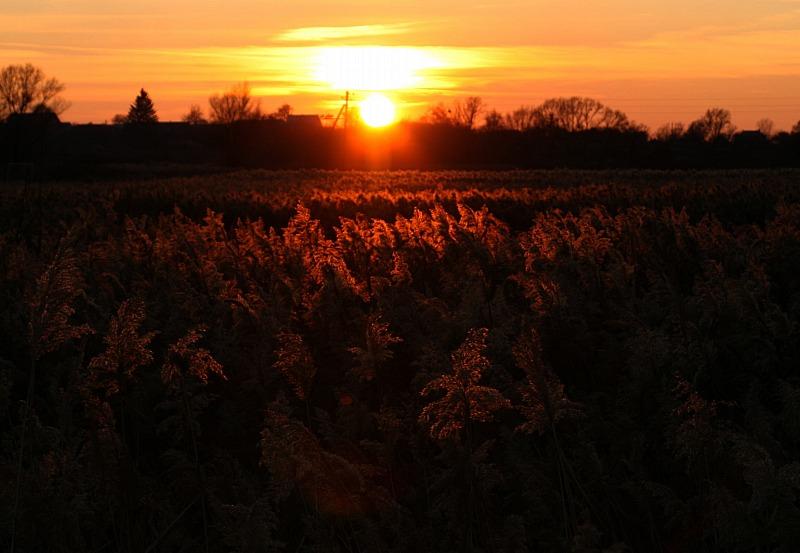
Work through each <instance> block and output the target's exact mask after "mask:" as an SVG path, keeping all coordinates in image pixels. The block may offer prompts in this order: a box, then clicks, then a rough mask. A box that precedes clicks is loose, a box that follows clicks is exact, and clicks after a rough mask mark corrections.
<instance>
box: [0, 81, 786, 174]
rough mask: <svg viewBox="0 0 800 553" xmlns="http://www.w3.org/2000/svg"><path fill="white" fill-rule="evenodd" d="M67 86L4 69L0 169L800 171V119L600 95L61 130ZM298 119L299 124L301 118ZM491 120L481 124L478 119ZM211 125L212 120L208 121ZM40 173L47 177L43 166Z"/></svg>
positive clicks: (234, 110)
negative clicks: (375, 115)
mask: <svg viewBox="0 0 800 553" xmlns="http://www.w3.org/2000/svg"><path fill="white" fill-rule="evenodd" d="M63 88H64V87H63V85H62V84H61V83H59V82H58V81H57V80H55V79H47V78H45V76H44V74H43V73H42V72H41V70H39V69H37V68H35V67H33V66H32V65H26V66H9V67H6V68H4V69H3V70H2V71H0V120H1V121H4V123H2V124H0V162H3V161H4V162H7V163H8V162H11V163H14V162H32V163H37V164H38V165H43V166H48V168H49V173H50V174H51V175H59V174H61V175H64V174H77V173H79V172H80V171H82V170H86V169H87V168H88V167H91V166H98V165H109V164H125V163H153V162H165V163H167V162H168V163H183V164H192V163H198V162H203V163H206V164H215V165H220V166H243V167H265V168H292V167H295V168H299V167H318V168H467V167H499V168H502V167H507V168H511V167H518V168H557V167H576V168H614V167H616V168H619V167H631V168H635V167H650V168H704V167H709V168H740V167H796V166H800V122H798V124H797V125H795V126H794V128H793V129H792V132H791V133H789V132H779V133H776V132H775V131H774V124H773V122H772V121H771V120H769V119H762V120H760V121H758V123H757V127H758V129H757V130H755V131H744V132H737V130H736V127H735V126H734V125H733V123H732V120H731V113H730V112H729V111H728V110H725V109H721V108H712V109H709V110H707V111H706V113H705V114H703V116H702V117H700V118H698V119H697V120H695V121H692V122H691V123H690V124H689V125H686V126H684V125H683V124H682V123H668V124H666V125H664V126H662V127H660V128H659V129H657V130H656V131H655V132H654V133H653V134H652V135H650V134H649V133H648V129H647V128H646V127H645V126H643V125H641V124H638V123H636V122H634V121H631V120H630V119H629V118H628V116H627V115H626V114H625V113H623V112H621V111H619V110H615V109H612V108H610V107H608V106H605V105H604V104H602V103H601V102H598V101H597V100H593V99H591V98H583V97H569V98H552V99H549V100H545V101H544V102H542V103H541V104H539V105H537V106H521V107H519V108H518V109H516V110H514V111H512V112H510V113H506V114H502V113H500V112H498V111H496V110H488V109H487V106H486V105H485V103H484V101H483V100H482V99H481V98H479V97H474V96H473V97H468V98H464V99H457V100H455V101H454V102H453V103H452V104H451V105H446V104H444V103H439V104H437V105H435V106H432V107H431V108H430V109H429V110H428V112H427V113H426V114H425V115H424V116H423V117H422V119H421V121H420V122H418V123H409V122H404V123H400V124H398V125H395V126H394V127H392V128H390V129H387V130H384V131H380V132H377V131H372V130H369V129H365V128H360V127H359V126H358V125H350V126H349V129H348V132H347V133H345V132H344V131H343V130H341V129H328V128H323V127H322V125H316V126H314V125H300V124H298V122H297V121H295V120H293V117H292V107H291V106H290V105H288V104H284V105H283V106H281V107H279V108H278V109H277V110H275V111H273V112H271V113H266V112H263V111H262V109H261V106H260V103H259V101H258V100H256V99H254V98H253V97H252V94H251V90H250V87H249V85H248V84H247V83H240V84H238V85H235V86H233V87H232V88H231V89H230V90H228V91H226V92H224V93H222V94H215V95H212V96H211V97H210V98H209V105H208V117H206V114H205V113H204V112H203V109H202V108H201V107H200V106H199V105H192V106H190V108H189V111H188V112H187V113H186V114H185V115H184V116H183V118H182V123H166V124H165V123H161V124H157V123H158V116H157V112H156V108H155V104H154V102H153V100H152V99H151V98H150V96H149V94H148V93H147V92H146V91H145V90H144V89H142V90H141V91H140V93H139V95H138V96H137V97H136V98H135V100H134V101H133V103H132V104H131V105H130V107H129V110H128V113H127V114H124V115H123V114H119V115H116V116H114V118H113V122H114V123H115V125H114V126H113V127H118V128H112V127H109V126H106V125H59V124H58V118H57V115H58V114H59V113H61V112H63V110H64V109H66V108H67V107H68V104H67V103H66V102H65V101H64V100H63V99H61V98H60V96H59V94H60V93H61V92H62V91H63ZM295 119H296V118H295ZM481 121H483V124H481ZM206 123H213V124H210V125H207V124H206ZM42 172H48V170H43V171H42Z"/></svg>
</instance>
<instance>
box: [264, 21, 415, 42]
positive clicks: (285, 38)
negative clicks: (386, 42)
mask: <svg viewBox="0 0 800 553" xmlns="http://www.w3.org/2000/svg"><path fill="white" fill-rule="evenodd" d="M411 27H412V24H411V23H393V24H389V25H383V24H378V25H350V26H344V27H300V28H297V29H288V30H286V31H283V32H282V33H280V34H279V35H278V36H276V37H275V40H276V41H279V42H321V41H323V40H342V39H349V38H364V37H378V36H389V35H401V34H404V33H407V32H408V31H409V30H410V28H411Z"/></svg>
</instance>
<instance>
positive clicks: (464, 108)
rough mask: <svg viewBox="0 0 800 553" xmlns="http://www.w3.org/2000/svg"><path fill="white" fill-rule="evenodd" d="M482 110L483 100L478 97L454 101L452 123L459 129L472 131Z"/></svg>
mask: <svg viewBox="0 0 800 553" xmlns="http://www.w3.org/2000/svg"><path fill="white" fill-rule="evenodd" d="M484 108H485V106H484V103H483V99H482V98H480V97H478V96H470V97H469V98H465V99H464V100H456V102H455V105H454V107H453V121H454V122H455V124H456V125H458V126H459V127H464V128H467V129H473V128H475V124H476V123H477V122H478V116H479V115H480V114H481V113H482V112H483V110H484Z"/></svg>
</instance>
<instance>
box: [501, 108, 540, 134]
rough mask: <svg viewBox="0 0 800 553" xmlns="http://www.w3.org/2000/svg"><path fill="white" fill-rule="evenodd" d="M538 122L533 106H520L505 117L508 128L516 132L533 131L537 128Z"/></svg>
mask: <svg viewBox="0 0 800 553" xmlns="http://www.w3.org/2000/svg"><path fill="white" fill-rule="evenodd" d="M536 122H537V117H536V108H535V107H533V106H520V107H519V108H517V109H515V110H514V111H512V112H511V113H508V114H506V117H505V124H506V126H507V127H508V128H509V129H513V130H515V131H527V130H528V129H532V128H534V127H536Z"/></svg>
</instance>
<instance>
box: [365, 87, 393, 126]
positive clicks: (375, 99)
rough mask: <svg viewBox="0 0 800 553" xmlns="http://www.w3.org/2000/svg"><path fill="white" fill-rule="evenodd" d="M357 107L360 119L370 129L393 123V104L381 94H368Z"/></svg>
mask: <svg viewBox="0 0 800 553" xmlns="http://www.w3.org/2000/svg"><path fill="white" fill-rule="evenodd" d="M358 107H359V111H360V112H361V119H362V120H363V121H364V123H366V124H367V125H369V126H370V127H385V126H386V125H388V124H390V123H391V122H393V121H394V104H393V103H392V101H391V100H390V99H389V98H387V97H386V96H384V95H383V94H377V93H376V94H370V95H369V96H367V97H366V98H365V99H364V100H362V101H361V102H360V103H359V106H358Z"/></svg>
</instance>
